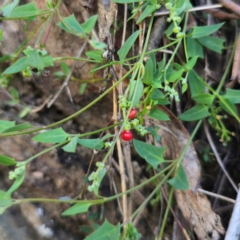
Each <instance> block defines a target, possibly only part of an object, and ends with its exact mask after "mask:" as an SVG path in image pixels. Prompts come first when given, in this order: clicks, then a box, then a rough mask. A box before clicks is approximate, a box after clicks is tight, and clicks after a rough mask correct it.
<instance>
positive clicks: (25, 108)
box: [18, 106, 32, 118]
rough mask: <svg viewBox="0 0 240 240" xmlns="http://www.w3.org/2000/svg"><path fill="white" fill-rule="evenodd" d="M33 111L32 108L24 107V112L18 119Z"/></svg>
mask: <svg viewBox="0 0 240 240" xmlns="http://www.w3.org/2000/svg"><path fill="white" fill-rule="evenodd" d="M31 110H32V109H31V108H30V107H28V106H27V107H24V108H23V110H22V111H21V112H20V113H19V114H18V117H20V118H24V117H25V116H26V115H27V114H28V113H29V112H30V111H31Z"/></svg>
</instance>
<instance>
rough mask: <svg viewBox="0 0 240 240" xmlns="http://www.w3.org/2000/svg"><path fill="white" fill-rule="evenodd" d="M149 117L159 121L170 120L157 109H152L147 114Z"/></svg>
mask: <svg viewBox="0 0 240 240" xmlns="http://www.w3.org/2000/svg"><path fill="white" fill-rule="evenodd" d="M149 117H151V118H155V119H158V120H161V121H168V120H170V118H169V117H168V115H167V114H166V113H165V112H163V111H162V110H160V109H158V108H157V107H155V108H153V109H152V110H151V112H150V113H149Z"/></svg>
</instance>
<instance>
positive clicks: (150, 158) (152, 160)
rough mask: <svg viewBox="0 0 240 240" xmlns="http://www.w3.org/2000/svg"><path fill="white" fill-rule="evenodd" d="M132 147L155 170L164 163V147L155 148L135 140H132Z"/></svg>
mask: <svg viewBox="0 0 240 240" xmlns="http://www.w3.org/2000/svg"><path fill="white" fill-rule="evenodd" d="M133 145H134V147H135V150H136V151H137V153H138V154H139V155H140V156H141V157H142V158H144V159H145V160H146V161H147V162H148V163H149V164H150V165H152V166H153V167H154V168H155V169H157V167H158V165H159V164H160V163H162V162H164V158H163V153H164V151H165V147H161V148H160V147H156V146H153V145H151V144H147V143H145V142H141V141H138V140H136V139H134V140H133Z"/></svg>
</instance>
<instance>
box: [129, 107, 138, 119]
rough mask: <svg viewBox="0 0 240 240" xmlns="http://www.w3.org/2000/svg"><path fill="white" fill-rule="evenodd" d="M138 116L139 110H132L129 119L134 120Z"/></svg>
mask: <svg viewBox="0 0 240 240" xmlns="http://www.w3.org/2000/svg"><path fill="white" fill-rule="evenodd" d="M136 115H137V110H136V109H135V108H132V109H131V111H130V113H129V115H128V119H133V118H135V117H136Z"/></svg>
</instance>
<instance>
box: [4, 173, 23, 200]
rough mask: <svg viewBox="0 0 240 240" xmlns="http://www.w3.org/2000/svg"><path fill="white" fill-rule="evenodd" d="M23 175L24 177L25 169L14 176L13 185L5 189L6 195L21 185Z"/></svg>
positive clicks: (9, 194)
mask: <svg viewBox="0 0 240 240" xmlns="http://www.w3.org/2000/svg"><path fill="white" fill-rule="evenodd" d="M24 177H25V171H24V172H23V173H22V174H21V175H19V176H18V177H17V178H16V180H15V181H14V183H13V185H12V186H11V187H10V188H9V189H8V190H7V192H6V196H11V195H12V193H13V192H15V191H16V190H17V189H18V188H19V187H20V186H21V185H22V183H23V180H24Z"/></svg>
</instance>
